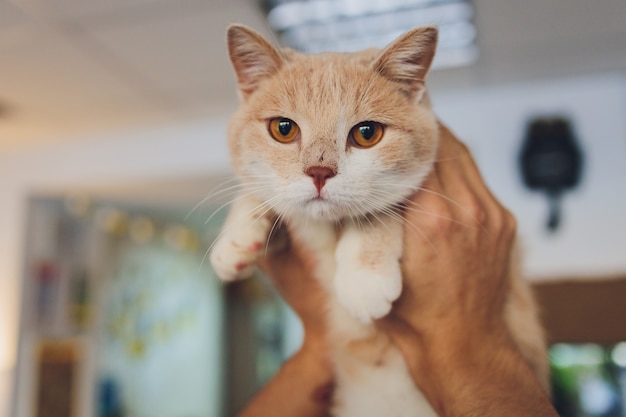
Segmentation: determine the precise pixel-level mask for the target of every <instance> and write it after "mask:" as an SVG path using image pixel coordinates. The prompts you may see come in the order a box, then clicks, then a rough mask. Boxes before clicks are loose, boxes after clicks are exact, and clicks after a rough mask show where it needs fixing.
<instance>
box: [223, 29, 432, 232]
mask: <svg viewBox="0 0 626 417" xmlns="http://www.w3.org/2000/svg"><path fill="white" fill-rule="evenodd" d="M227 37H228V50H229V53H230V58H231V61H232V64H233V67H234V69H235V73H236V76H237V81H238V85H239V92H240V96H241V98H242V100H241V104H240V107H239V109H238V111H237V112H236V114H235V116H234V117H233V119H232V121H231V125H230V129H229V145H230V149H231V155H232V158H233V163H234V165H235V169H236V171H237V173H238V174H239V175H240V177H241V179H242V182H243V183H245V184H247V190H248V191H249V192H252V193H253V194H254V195H255V196H256V197H257V198H259V199H260V200H261V201H263V202H265V203H266V204H267V207H268V208H269V207H271V208H273V209H274V211H276V212H277V213H283V214H284V215H286V216H288V217H289V216H294V215H300V216H301V215H305V216H311V217H315V218H324V219H328V220H339V219H342V218H345V217H355V216H363V215H365V214H369V213H372V212H380V211H384V210H385V209H388V208H389V207H390V206H392V205H395V204H398V203H399V202H401V201H403V200H404V199H405V198H406V197H407V196H408V195H410V194H411V193H412V192H413V191H415V190H416V189H417V188H418V187H419V185H420V184H421V182H422V181H423V179H424V178H425V177H426V175H427V174H428V173H429V172H430V169H431V167H432V164H433V160H434V157H435V152H436V147H437V124H436V120H435V117H434V115H433V113H432V111H431V110H430V107H429V105H428V104H427V103H426V101H427V99H426V98H425V88H424V79H425V77H426V74H427V72H428V70H429V68H430V65H431V62H432V59H433V56H434V53H435V48H436V44H437V29H436V28H434V27H421V28H417V29H413V30H411V31H409V32H406V33H405V34H404V35H402V36H400V37H399V38H398V39H397V40H395V41H394V42H393V43H391V44H390V45H389V46H387V47H386V48H385V49H383V50H374V49H369V50H365V51H362V52H357V53H345V54H337V53H324V54H317V55H307V54H303V53H299V52H295V51H293V50H289V49H282V50H280V49H277V48H275V47H274V46H272V45H271V44H270V42H268V41H267V40H266V39H264V38H263V37H262V36H261V35H259V34H258V33H256V32H254V31H252V30H251V29H248V28H246V27H244V26H238V25H234V26H231V27H229V29H228V36H227Z"/></svg>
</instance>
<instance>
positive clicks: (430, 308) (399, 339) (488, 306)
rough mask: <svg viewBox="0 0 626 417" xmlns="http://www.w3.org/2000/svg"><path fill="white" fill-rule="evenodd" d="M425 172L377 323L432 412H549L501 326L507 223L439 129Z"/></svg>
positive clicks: (467, 160) (510, 237) (463, 151)
mask: <svg viewBox="0 0 626 417" xmlns="http://www.w3.org/2000/svg"><path fill="white" fill-rule="evenodd" d="M440 128H441V130H440V135H441V138H440V139H441V142H440V149H439V154H438V162H437V163H436V168H435V171H434V172H433V173H432V174H431V176H430V178H429V179H428V180H427V182H426V183H425V184H424V185H423V188H425V189H422V191H420V192H418V193H417V194H416V195H415V196H414V197H413V198H412V200H411V201H412V203H413V204H412V205H411V206H410V207H413V208H415V210H412V209H409V210H407V212H406V213H405V217H406V220H407V224H408V225H410V226H407V227H405V230H404V233H405V242H404V245H405V246H404V249H405V251H404V256H403V265H402V266H403V277H404V288H403V293H402V295H401V297H400V299H399V300H398V301H397V302H396V303H395V304H394V308H393V310H392V313H391V314H390V315H389V316H387V317H385V318H383V319H382V320H380V321H379V322H378V325H379V328H380V329H382V330H384V331H385V332H387V334H388V335H389V336H390V337H391V338H392V340H393V341H394V342H395V344H396V345H397V346H398V348H399V349H400V350H401V352H402V354H403V356H404V358H405V360H406V362H407V365H408V368H409V371H410V373H411V376H412V377H413V379H414V381H415V383H416V384H417V385H418V386H419V388H420V389H421V391H422V392H423V393H424V395H425V396H426V397H427V399H428V400H429V402H430V403H431V405H432V406H433V408H434V409H435V410H436V411H437V413H438V414H439V415H441V416H461V415H482V416H500V415H507V416H551V417H554V416H556V413H555V411H554V409H553V408H552V406H551V404H550V401H549V399H548V397H547V395H546V394H545V391H543V389H542V388H541V386H540V385H539V384H538V383H537V379H536V378H535V377H534V375H533V373H532V371H531V369H530V368H529V366H528V364H527V362H526V361H525V360H524V359H523V358H522V356H521V354H520V351H519V350H518V348H517V347H516V346H515V344H514V343H513V341H512V339H511V337H510V334H509V332H508V330H507V327H506V324H505V317H506V314H505V311H504V308H505V299H506V297H507V295H508V294H509V286H510V284H511V282H510V281H509V278H508V277H509V275H508V274H507V272H508V269H509V266H510V263H511V259H510V257H511V248H512V246H513V244H514V240H515V235H516V221H515V219H514V217H513V216H512V215H511V213H510V212H509V211H508V210H507V209H506V208H504V207H503V206H502V205H501V204H500V203H499V202H498V201H497V200H496V199H495V198H494V197H493V196H492V195H491V193H490V192H489V190H488V189H487V187H486V185H485V183H484V182H483V180H482V178H481V177H480V174H479V172H478V169H477V167H476V165H475V164H474V161H473V160H472V157H471V155H470V153H469V151H468V150H467V148H466V147H465V145H463V144H462V143H460V142H459V141H458V140H457V139H456V138H455V137H454V136H453V134H452V133H451V132H450V131H449V130H448V129H447V128H446V127H445V126H440Z"/></svg>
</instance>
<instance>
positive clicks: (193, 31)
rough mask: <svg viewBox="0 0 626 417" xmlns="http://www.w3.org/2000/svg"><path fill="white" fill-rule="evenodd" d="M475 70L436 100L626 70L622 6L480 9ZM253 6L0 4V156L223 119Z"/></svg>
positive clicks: (243, 0) (247, 0)
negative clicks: (231, 30) (233, 57)
mask: <svg viewBox="0 0 626 417" xmlns="http://www.w3.org/2000/svg"><path fill="white" fill-rule="evenodd" d="M474 3H475V6H476V12H477V15H476V23H477V28H478V32H479V35H478V46H479V48H480V57H479V60H478V62H477V63H476V64H475V65H474V66H472V67H469V68H464V69H454V70H444V71H440V72H437V73H434V74H433V75H432V76H431V80H430V83H431V86H432V88H434V89H435V90H438V89H439V90H443V89H448V90H449V89H458V88H473V87H477V86H484V85H492V84H497V83H506V82H516V81H521V80H528V79H535V78H546V77H558V76H563V75H576V74H581V73H590V72H599V71H607V70H624V69H626V24H625V23H624V22H626V2H625V1H624V0H594V1H591V0H551V1H545V0H524V1H519V0H475V1H474ZM231 22H240V23H245V24H248V25H251V26H253V27H255V28H257V29H260V30H261V31H262V32H264V33H266V34H268V30H267V29H266V24H265V22H264V19H263V16H262V14H261V12H260V10H259V8H258V7H257V6H256V3H255V2H253V0H0V151H2V150H8V149H15V148H20V147H32V146H39V145H42V144H46V143H53V142H54V141H58V140H79V139H80V138H82V137H85V136H86V135H93V134H96V133H103V132H115V131H123V130H130V129H136V128H140V127H146V126H151V127H154V126H159V125H165V124H172V123H180V122H182V121H186V120H193V119H205V118H211V117H219V116H224V115H227V114H228V113H230V112H231V111H232V109H233V108H234V106H235V105H236V94H235V87H234V77H233V76H232V73H231V69H230V64H229V62H228V59H227V55H226V50H225V46H224V32H225V27H226V25H227V24H228V23H231Z"/></svg>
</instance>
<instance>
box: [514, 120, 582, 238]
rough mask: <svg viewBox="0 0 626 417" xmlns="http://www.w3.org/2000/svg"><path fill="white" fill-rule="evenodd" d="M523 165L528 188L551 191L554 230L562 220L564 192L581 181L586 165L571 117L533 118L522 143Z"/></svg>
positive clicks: (549, 193) (550, 217)
mask: <svg viewBox="0 0 626 417" xmlns="http://www.w3.org/2000/svg"><path fill="white" fill-rule="evenodd" d="M520 168H521V171H522V177H523V179H524V184H525V185H526V186H527V187H528V188H530V189H531V190H538V191H542V192H544V193H546V194H547V195H548V199H549V202H550V215H549V217H548V222H547V228H548V230H549V231H555V230H556V229H557V228H558V227H559V224H560V220H561V207H560V200H561V195H562V193H563V192H564V191H566V190H569V189H572V188H575V187H576V186H577V185H578V183H579V182H580V177H581V174H582V168H583V156H582V151H581V149H580V147H579V145H578V143H577V141H576V138H575V137H574V134H573V132H572V128H571V126H570V123H569V121H568V120H567V119H565V118H549V119H543V118H540V119H534V120H532V121H531V122H530V123H529V125H528V128H527V130H526V137H525V138H524V144H523V145H522V150H521V154H520Z"/></svg>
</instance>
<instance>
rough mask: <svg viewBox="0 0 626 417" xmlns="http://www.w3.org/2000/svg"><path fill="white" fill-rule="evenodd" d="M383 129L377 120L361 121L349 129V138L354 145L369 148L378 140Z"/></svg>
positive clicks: (381, 135)
mask: <svg viewBox="0 0 626 417" xmlns="http://www.w3.org/2000/svg"><path fill="white" fill-rule="evenodd" d="M384 130H385V129H383V125H381V124H380V123H378V122H371V121H367V122H361V123H359V124H358V125H356V126H354V127H353V128H352V130H350V139H351V140H352V143H353V144H354V145H355V146H358V147H360V148H369V147H371V146H374V145H376V144H377V143H378V142H380V140H381V139H382V138H383V133H384Z"/></svg>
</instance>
